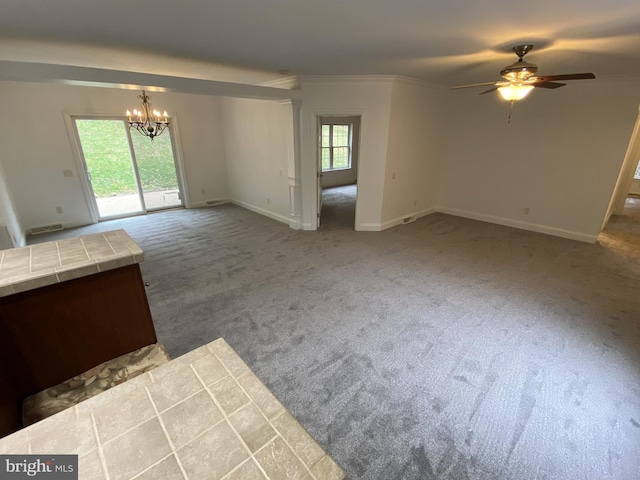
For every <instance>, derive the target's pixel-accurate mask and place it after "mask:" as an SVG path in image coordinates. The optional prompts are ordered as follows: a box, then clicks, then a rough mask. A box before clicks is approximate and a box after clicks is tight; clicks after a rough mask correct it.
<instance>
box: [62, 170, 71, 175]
mask: <svg viewBox="0 0 640 480" xmlns="http://www.w3.org/2000/svg"><path fill="white" fill-rule="evenodd" d="M62 174H63V175H64V176H65V177H73V170H63V171H62Z"/></svg>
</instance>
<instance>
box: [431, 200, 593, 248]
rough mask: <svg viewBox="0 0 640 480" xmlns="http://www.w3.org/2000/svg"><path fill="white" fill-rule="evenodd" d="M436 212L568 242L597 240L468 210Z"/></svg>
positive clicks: (575, 233) (438, 210) (443, 208)
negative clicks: (567, 240)
mask: <svg viewBox="0 0 640 480" xmlns="http://www.w3.org/2000/svg"><path fill="white" fill-rule="evenodd" d="M436 211H437V212H438V213H446V214H447V215H453V216H456V217H463V218H470V219H472V220H479V221H481V222H487V223H495V224H497V225H503V226H505V227H513V228H518V229H520V230H528V231H530V232H536V233H544V234H546V235H552V236H554V237H562V238H568V239H570V240H577V241H579V242H586V243H595V242H596V241H597V240H598V235H590V234H587V233H582V232H574V231H571V230H564V229H561V228H554V227H548V226H546V225H539V224H536V223H528V222H520V221H517V220H512V219H510V218H504V217H496V216H493V215H484V214H481V213H474V212H470V211H468V210H457V209H455V208H446V207H438V208H436Z"/></svg>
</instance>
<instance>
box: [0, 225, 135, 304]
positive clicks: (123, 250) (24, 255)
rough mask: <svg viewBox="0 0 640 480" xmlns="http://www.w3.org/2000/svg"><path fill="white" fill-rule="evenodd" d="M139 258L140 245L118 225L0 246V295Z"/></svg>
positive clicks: (56, 281) (112, 266) (63, 279)
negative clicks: (73, 235) (61, 237)
mask: <svg viewBox="0 0 640 480" xmlns="http://www.w3.org/2000/svg"><path fill="white" fill-rule="evenodd" d="M143 260H144V253H143V252H142V249H141V248H140V247H139V246H138V245H137V244H136V243H135V242H134V241H133V240H132V239H131V237H130V236H129V235H128V234H127V232H125V231H124V230H122V229H121V230H113V231H110V232H104V233H96V234H93V235H85V236H83V237H77V238H67V239H64V240H58V241H54V242H46V243H41V244H38V245H32V246H28V247H20V248H10V249H7V250H0V297H6V296H9V295H13V294H14V293H20V292H26V291H28V290H34V289H36V288H40V287H46V286H47V285H53V284H54V283H60V282H65V281H67V280H71V279H74V278H80V277H86V276H87V275H92V274H94V273H99V272H104V271H106V270H113V269H114V268H119V267H124V266H126V265H133V264H134V263H140V262H142V261H143Z"/></svg>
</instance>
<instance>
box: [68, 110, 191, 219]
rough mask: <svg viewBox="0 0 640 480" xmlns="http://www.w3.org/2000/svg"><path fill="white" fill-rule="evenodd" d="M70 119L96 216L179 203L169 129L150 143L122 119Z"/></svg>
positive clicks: (107, 216)
mask: <svg viewBox="0 0 640 480" xmlns="http://www.w3.org/2000/svg"><path fill="white" fill-rule="evenodd" d="M74 120H75V125H76V130H77V132H78V139H79V140H80V148H81V150H82V159H83V161H84V167H85V170H86V171H87V172H88V174H89V175H88V178H89V185H90V187H91V190H92V193H93V197H94V199H95V207H96V209H97V213H98V217H99V218H100V219H101V220H102V219H105V218H112V217H120V216H127V215H137V214H139V213H143V212H146V211H150V210H159V209H163V208H174V207H178V206H182V205H183V201H182V195H181V193H180V186H179V182H178V168H177V164H176V161H175V157H174V152H173V144H172V139H171V135H170V132H167V133H165V134H164V135H162V136H160V137H157V138H155V139H154V140H153V142H152V141H151V140H149V138H147V137H144V136H142V135H140V134H139V133H138V132H136V131H133V133H130V132H129V128H128V125H127V124H126V122H125V120H124V119H116V118H108V117H104V118H101V117H92V118H81V117H76V118H74Z"/></svg>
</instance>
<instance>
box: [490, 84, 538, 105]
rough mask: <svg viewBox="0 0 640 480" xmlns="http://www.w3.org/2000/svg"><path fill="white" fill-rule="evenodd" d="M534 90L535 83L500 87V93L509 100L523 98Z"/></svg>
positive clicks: (513, 100)
mask: <svg viewBox="0 0 640 480" xmlns="http://www.w3.org/2000/svg"><path fill="white" fill-rule="evenodd" d="M531 90H533V85H506V86H504V87H498V93H499V94H500V95H501V96H502V98H504V99H505V100H508V101H509V102H515V101H516V100H522V99H523V98H524V97H526V96H527V95H529V93H530V92H531Z"/></svg>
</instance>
